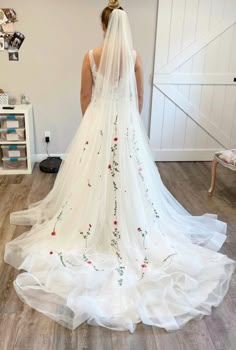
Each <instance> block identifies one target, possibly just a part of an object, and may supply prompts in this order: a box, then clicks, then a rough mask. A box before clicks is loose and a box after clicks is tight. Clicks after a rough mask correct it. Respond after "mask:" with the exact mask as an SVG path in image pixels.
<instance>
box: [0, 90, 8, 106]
mask: <svg viewBox="0 0 236 350" xmlns="http://www.w3.org/2000/svg"><path fill="white" fill-rule="evenodd" d="M0 105H8V94H7V93H6V92H4V91H3V90H2V89H0Z"/></svg>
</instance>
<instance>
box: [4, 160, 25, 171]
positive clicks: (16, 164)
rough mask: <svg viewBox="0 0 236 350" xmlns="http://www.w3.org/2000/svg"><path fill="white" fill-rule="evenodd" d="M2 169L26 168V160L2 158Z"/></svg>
mask: <svg viewBox="0 0 236 350" xmlns="http://www.w3.org/2000/svg"><path fill="white" fill-rule="evenodd" d="M2 162H3V169H7V170H15V169H26V168H27V160H26V157H24V158H2Z"/></svg>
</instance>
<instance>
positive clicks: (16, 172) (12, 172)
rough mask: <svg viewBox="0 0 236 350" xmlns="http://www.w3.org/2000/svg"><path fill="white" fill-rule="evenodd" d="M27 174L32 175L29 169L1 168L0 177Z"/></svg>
mask: <svg viewBox="0 0 236 350" xmlns="http://www.w3.org/2000/svg"><path fill="white" fill-rule="evenodd" d="M25 174H31V172H30V171H29V170H28V169H14V170H7V169H3V167H1V166H0V175H25Z"/></svg>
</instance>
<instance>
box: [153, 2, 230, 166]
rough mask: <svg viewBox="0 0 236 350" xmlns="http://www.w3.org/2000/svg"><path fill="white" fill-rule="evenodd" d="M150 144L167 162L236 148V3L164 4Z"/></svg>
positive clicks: (203, 157) (159, 26)
mask: <svg viewBox="0 0 236 350" xmlns="http://www.w3.org/2000/svg"><path fill="white" fill-rule="evenodd" d="M150 144H151V147H152V150H153V152H154V155H155V159H156V160H167V161H168V160H176V161H178V160H210V159H212V156H213V153H214V152H215V151H216V150H218V149H222V148H232V147H235V148H236V0H159V12H158V21H157V36H156V55H155V70H154V80H153V98H152V115H151V126H150Z"/></svg>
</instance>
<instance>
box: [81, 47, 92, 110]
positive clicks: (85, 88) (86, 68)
mask: <svg viewBox="0 0 236 350" xmlns="http://www.w3.org/2000/svg"><path fill="white" fill-rule="evenodd" d="M92 87H93V78H92V73H91V69H90V62H89V54H88V53H87V54H86V55H85V56H84V60H83V65H82V72H81V89H80V105H81V110H82V114H83V116H84V114H85V112H86V109H87V107H88V105H89V104H90V101H91V97H92Z"/></svg>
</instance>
